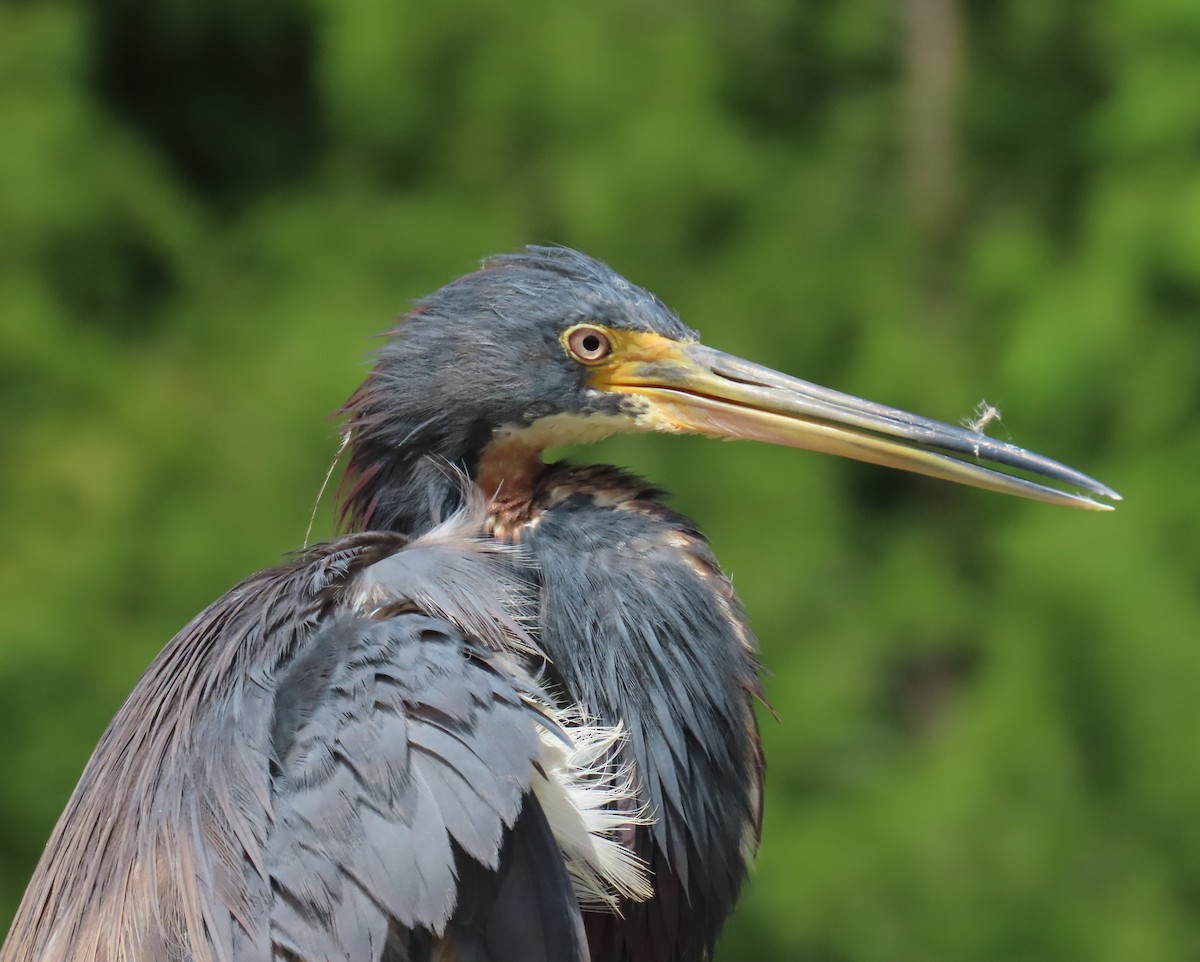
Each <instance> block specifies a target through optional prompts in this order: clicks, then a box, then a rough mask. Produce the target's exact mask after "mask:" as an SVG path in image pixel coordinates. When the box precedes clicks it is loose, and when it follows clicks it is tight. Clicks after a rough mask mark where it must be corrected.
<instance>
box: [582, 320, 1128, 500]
mask: <svg viewBox="0 0 1200 962" xmlns="http://www.w3.org/2000/svg"><path fill="white" fill-rule="evenodd" d="M623 340H624V343H623V344H620V345H619V346H618V349H617V350H615V351H614V353H613V355H612V361H611V363H609V364H607V365H605V366H604V367H603V368H600V369H597V370H596V372H595V373H594V375H593V377H592V384H593V386H595V387H598V388H600V389H602V390H606V391H613V392H620V393H626V394H630V395H633V396H636V397H640V398H644V399H645V401H646V402H648V405H649V409H648V411H647V412H646V414H645V415H644V417H645V418H647V419H648V422H649V426H651V427H653V428H655V429H658V430H666V431H676V432H689V433H699V434H705V435H709V436H711V437H719V438H744V439H750V440H756V441H767V442H769V443H771V444H782V445H787V446H790V447H797V448H808V449H810V450H813V451H824V452H826V453H827V454H836V455H840V456H842V457H846V458H854V459H856V460H859V461H869V462H871V463H873V464H881V465H884V466H886V467H890V468H899V469H901V470H904V471H913V472H916V473H918V474H925V475H929V476H930V477H934V478H942V479H944V480H946V481H955V482H958V483H959V484H967V485H972V486H974V487H977V488H986V489H988V490H990V491H999V492H1001V493H1003V494H1013V495H1017V496H1019V497H1023V498H1031V499H1033V500H1035V501H1046V502H1049V503H1051V504H1061V505H1068V506H1070V507H1076V508H1088V509H1091V510H1093V511H1111V510H1112V508H1113V506H1112V505H1109V504H1104V503H1101V502H1099V501H1095V500H1093V499H1092V497H1089V496H1088V495H1094V496H1097V497H1101V498H1107V499H1109V500H1112V501H1119V500H1121V496H1120V495H1119V494H1117V493H1116V492H1115V491H1113V490H1112V489H1111V488H1109V487H1107V486H1106V485H1103V484H1101V483H1100V482H1099V481H1096V480H1094V479H1093V478H1090V477H1088V476H1087V475H1085V474H1082V473H1081V472H1079V471H1076V470H1075V469H1074V468H1069V467H1067V466H1066V465H1064V464H1060V463H1059V462H1057V461H1052V460H1051V459H1050V458H1046V457H1043V456H1042V455H1040V454H1034V453H1033V452H1031V451H1026V450H1025V449H1023V448H1019V447H1017V446H1016V445H1015V444H1008V443H1005V442H1002V441H996V440H993V439H992V438H989V437H987V436H986V435H984V434H983V433H982V432H979V431H973V430H969V429H967V428H962V427H955V426H953V425H949V424H943V423H942V422H940V421H933V420H930V419H929V418H923V417H920V416H918V415H916V414H909V413H908V412H907V411H901V410H898V409H897V408H891V407H887V406H885V405H882V404H877V403H875V402H873V401H865V400H863V399H862V398H858V397H854V396H853V395H851V394H843V393H841V392H840V391H834V390H830V389H829V388H825V387H821V386H819V385H816V384H811V383H809V382H808V381H802V380H800V379H798V378H794V377H789V376H787V375H786V374H780V373H779V372H778V371H773V370H771V369H770V368H768V367H763V366H762V365H759V364H753V363H751V362H749V361H743V360H742V359H741V358H737V357H733V356H731V355H729V354H723V353H721V352H720V351H714V350H712V349H711V348H707V347H704V346H703V345H700V344H683V343H679V342H676V341H671V340H669V339H667V338H663V337H659V336H657V335H651V334H644V333H642V334H633V333H632V332H631V333H630V334H629V335H627V339H623ZM988 465H993V467H989V466H988ZM1013 472H1020V473H1019V474H1018V473H1013ZM1022 475H1029V476H1030V477H1024V476H1022ZM1035 478H1036V479H1039V480H1034V479H1035ZM1043 481H1044V482H1049V483H1042V482H1043ZM1052 485H1062V486H1065V487H1067V488H1076V489H1080V490H1081V491H1082V492H1086V494H1084V493H1076V492H1075V491H1071V490H1060V488H1058V487H1053V486H1052Z"/></svg>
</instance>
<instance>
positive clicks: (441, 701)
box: [0, 248, 1117, 962]
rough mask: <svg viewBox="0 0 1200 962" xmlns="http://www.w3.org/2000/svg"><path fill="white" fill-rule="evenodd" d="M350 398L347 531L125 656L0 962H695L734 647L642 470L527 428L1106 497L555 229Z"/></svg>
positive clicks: (742, 752)
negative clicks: (704, 335) (824, 370)
mask: <svg viewBox="0 0 1200 962" xmlns="http://www.w3.org/2000/svg"><path fill="white" fill-rule="evenodd" d="M345 415H346V418H347V429H348V437H349V446H350V460H349V466H348V471H347V477H346V481H345V484H344V487H343V489H342V505H343V517H344V520H345V523H346V526H347V528H348V529H349V530H350V531H352V532H355V533H352V534H348V535H346V536H344V537H342V538H340V539H338V540H335V541H332V542H330V543H328V544H326V545H322V546H319V547H317V548H315V549H312V550H310V551H308V552H306V553H304V554H303V555H301V556H300V557H299V558H297V559H296V560H294V561H291V562H289V563H287V564H284V565H282V566H281V567H278V568H275V569H272V570H269V571H265V572H261V573H259V574H257V575H254V576H252V577H251V578H249V579H247V580H246V581H244V582H242V583H241V584H240V585H238V586H236V587H235V588H233V589H232V590H231V591H230V592H229V593H228V594H226V595H225V596H224V597H222V598H220V599H219V600H218V601H216V602H215V603H214V604H213V605H211V606H210V607H209V608H208V609H206V610H205V611H204V612H202V613H201V614H200V615H199V616H197V618H196V619H194V620H193V621H192V622H191V623H190V624H189V625H187V626H186V627H185V628H184V629H183V630H182V631H181V632H180V633H179V634H178V635H177V636H176V637H175V638H174V639H173V640H172V641H171V642H170V643H169V644H168V645H167V647H166V648H165V649H164V650H163V652H162V653H161V654H160V655H159V656H158V657H157V658H156V659H155V660H154V662H153V663H152V664H151V666H150V668H149V669H148V670H147V672H146V674H145V675H144V676H143V678H142V679H141V680H140V681H139V682H138V684H137V686H136V687H135V689H134V691H133V693H132V694H131V695H130V697H129V699H128V701H127V702H126V703H125V705H124V706H123V707H122V708H121V710H120V712H119V713H118V714H117V716H116V718H114V720H113V722H112V724H111V725H110V726H109V728H108V730H107V731H106V732H105V734H104V736H103V737H102V739H101V741H100V744H99V745H98V746H97V748H96V751H95V753H94V754H93V756H92V759H91V760H90V761H89V763H88V765H87V767H86V769H85V770H84V773H83V776H82V777H81V779H80V782H79V786H78V787H77V788H76V790H75V793H74V794H73V795H72V797H71V800H70V801H69V802H68V804H67V807H66V810H65V811H64V812H63V815H62V817H61V818H60V820H59V822H58V825H57V827H56V828H55V831H54V834H53V835H52V837H51V839H50V841H49V843H48V844H47V847H46V851H45V853H44V855H43V857H42V860H41V862H40V863H39V865H38V868H37V870H36V871H35V873H34V877H33V879H32V880H31V882H30V885H29V888H28V890H27V892H26V894H25V898H24V900H23V901H22V903H21V907H20V909H19V910H18V913H17V916H16V918H15V920H14V922H13V927H12V929H11V931H10V932H9V935H8V938H7V940H6V941H5V944H4V947H3V949H2V950H0V962H34V960H37V962H67V960H70V962H127V960H139V962H140V960H165V962H272V960H279V962H360V960H361V962H502V960H503V962H508V960H513V959H521V960H523V962H586V960H591V962H702V960H705V959H708V958H709V957H710V956H711V953H712V949H713V946H714V944H715V941H716V939H717V936H718V934H719V933H720V931H721V928H722V926H723V924H724V923H725V921H726V919H727V918H728V916H729V914H730V912H731V911H732V910H733V907H734V904H735V903H736V901H737V898H738V895H739V892H740V890H741V887H742V884H743V882H744V880H745V876H746V870H747V864H748V860H749V859H750V858H751V857H752V855H753V853H754V851H755V849H756V847H757V845H758V841H759V827H760V823H761V805H762V779H763V771H764V765H763V760H762V755H761V750H760V745H759V739H758V728H757V724H756V721H755V716H754V711H753V707H754V705H753V703H754V701H755V699H757V698H760V697H761V694H762V692H761V687H760V682H759V670H758V661H757V644H756V642H755V640H754V637H753V635H752V634H751V632H750V630H749V628H748V626H747V624H746V620H745V617H744V615H743V613H742V609H741V606H740V603H739V602H738V599H737V597H736V595H735V594H734V592H733V589H732V586H731V585H730V582H729V580H728V579H727V578H726V577H725V576H724V574H723V573H722V572H721V570H720V568H719V566H718V564H717V562H716V559H715V558H714V557H713V555H712V552H711V550H710V549H709V547H708V545H707V543H706V542H705V540H704V538H703V536H702V535H701V534H700V532H699V531H698V529H697V528H696V527H695V525H694V524H693V523H692V522H691V521H689V520H688V519H687V518H684V517H683V516H682V515H679V514H678V513H676V512H674V511H672V510H671V509H670V508H668V507H666V506H665V505H664V503H663V500H662V495H661V493H660V492H658V491H657V490H655V489H654V488H653V487H650V486H648V485H646V484H645V483H643V482H642V481H640V480H639V479H637V478H634V477H632V476H630V475H628V474H625V473H623V472H621V471H618V470H616V469H614V468H596V467H577V466H572V465H569V464H554V465H545V464H543V462H542V458H541V454H542V451H543V449H545V448H546V447H549V446H551V445H557V444H563V443H570V442H578V441H588V440H594V439H596V438H598V437H602V436H604V435H605V434H611V433H613V432H616V431H664V432H671V433H673V432H684V431H691V432H698V433H702V434H707V435H711V436H718V437H747V438H755V439H759V440H765V441H771V442H774V443H782V444H790V445H794V446H799V447H810V448H814V449H817V450H822V451H827V452H832V453H836V454H842V455H845V456H848V457H854V458H858V459H860V460H867V461H874V462H878V463H880V464H885V465H889V466H893V467H901V468H906V469H909V470H914V471H919V472H922V473H925V474H929V475H933V476H936V477H942V478H946V479H949V480H954V481H958V482H962V483H967V484H972V485H976V486H979V487H985V488H990V489H993V490H998V491H1003V492H1008V493H1013V494H1019V495H1022V496H1026V497H1031V498H1036V499H1040V500H1044V501H1050V502H1053V503H1059V504H1069V505H1074V506H1078V507H1090V508H1101V507H1103V506H1102V505H1100V504H1099V503H1097V502H1095V501H1093V500H1091V499H1090V498H1088V497H1087V496H1086V495H1081V494H1073V493H1069V492H1067V491H1063V490H1060V489H1058V488H1054V487H1049V486H1047V485H1045V484H1042V483H1040V482H1035V481H1032V480H1028V479H1026V478H1023V477H1016V476H1012V475H1009V474H1004V473H1002V472H1001V471H998V470H995V469H993V468H989V467H985V466H984V464H983V462H988V463H990V464H993V465H1002V466H1005V467H1015V468H1017V469H1019V470H1023V471H1025V472H1026V473H1028V474H1033V475H1037V476H1040V477H1042V478H1045V479H1048V480H1051V481H1054V482H1057V483H1058V484H1061V485H1068V486H1074V487H1078V488H1082V489H1084V490H1085V491H1088V492H1090V493H1092V494H1095V495H1099V496H1101V497H1109V498H1115V497H1117V496H1116V495H1115V493H1114V492H1112V491H1111V490H1110V489H1108V488H1106V487H1104V486H1103V485H1101V484H1099V483H1098V482H1096V481H1093V480H1092V479H1090V478H1088V477H1086V476H1085V475H1082V474H1080V473H1079V472H1076V471H1073V470H1072V469H1070V468H1067V467H1065V466H1063V465H1060V464H1057V463H1056V462H1053V461H1050V460H1048V459H1046V458H1043V457H1041V456H1038V455H1034V454H1031V453H1029V452H1027V451H1023V450H1022V449H1020V448H1016V447H1015V446H1013V445H1011V444H1003V443H998V442H995V441H992V440H991V439H988V438H986V437H984V436H983V435H982V434H980V433H978V432H975V431H971V430H965V429H961V428H955V427H951V426H948V425H943V424H939V423H938V422H933V421H929V420H927V419H923V418H919V417H917V416H915V415H910V414H907V413H905V412H902V411H897V410H895V409H892V408H887V407H884V406H882V405H878V404H873V403H871V402H867V401H862V400H860V399H858V398H853V397H850V396H848V395H844V394H839V393H837V392H834V391H830V390H828V389H825V388H820V387H817V386H816V385H812V384H808V383H806V382H803V381H798V380H796V379H794V378H789V377H786V376H785V375H782V374H778V373H777V372H774V371H770V370H769V369H766V368H762V367H759V366H757V365H753V364H750V363H749V362H746V361H741V360H739V359H737V358H732V357H729V356H728V355H724V354H720V353H718V352H716V351H713V350H711V349H709V348H706V347H704V346H702V345H701V344H700V343H699V341H698V338H697V336H696V335H695V333H694V332H692V331H690V330H689V329H688V328H686V327H685V326H684V325H683V324H682V323H681V322H680V321H679V320H678V318H676V317H675V316H674V315H673V314H672V313H671V312H670V311H669V310H668V309H667V308H666V307H665V306H664V305H663V304H662V303H661V302H660V301H659V300H658V299H657V298H655V297H654V296H653V295H651V294H649V293H647V292H645V291H644V290H642V289H641V288H638V287H635V286H634V285H632V284H630V283H629V282H628V281H626V280H625V279H624V278H622V277H620V276H619V275H617V274H616V273H615V272H613V271H612V270H611V269H610V268H608V267H606V266H605V265H603V264H601V263H599V262H598V261H595V260H592V259H591V258H588V257H586V256H584V255H582V254H579V253H576V252H574V251H569V250H565V249H560V248H529V249H527V250H525V251H523V252H520V253H517V254H512V255H508V256H504V257H498V258H494V259H492V260H490V261H488V262H486V263H485V264H484V266H483V267H482V268H481V269H480V270H478V271H476V272H475V273H473V274H470V275H467V276H465V277H463V278H460V279H459V280H457V281H455V282H453V283H451V284H449V285H447V286H446V287H444V288H443V289H441V290H440V291H438V292H436V293H434V294H432V295H430V296H429V297H427V298H426V299H424V300H423V301H420V302H419V303H418V304H417V305H416V307H415V308H414V309H413V310H412V311H411V312H410V313H409V315H408V316H407V318H406V319H405V321H404V322H403V323H402V324H401V325H400V326H399V327H398V328H397V329H396V330H395V331H393V332H392V334H391V336H390V337H389V339H388V340H387V342H386V343H385V344H384V346H383V347H382V349H381V350H380V351H379V354H378V357H377V361H376V364H375V367H374V369H373V370H372V372H371V374H370V375H369V376H368V378H367V379H366V381H365V382H364V384H363V385H362V387H361V388H360V389H359V390H358V391H357V392H356V393H355V394H354V396H353V397H351V399H350V400H349V401H348V402H347V404H346V406H345Z"/></svg>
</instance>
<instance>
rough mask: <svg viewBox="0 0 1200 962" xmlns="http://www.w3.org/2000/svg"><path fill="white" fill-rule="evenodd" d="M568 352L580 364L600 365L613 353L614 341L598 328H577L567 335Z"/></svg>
mask: <svg viewBox="0 0 1200 962" xmlns="http://www.w3.org/2000/svg"><path fill="white" fill-rule="evenodd" d="M567 350H568V351H570V352H571V356H572V357H573V358H575V360H577V361H578V362H579V363H580V364H599V363H600V362H601V361H603V360H604V359H605V358H606V357H608V355H610V354H611V353H612V341H610V340H609V338H608V334H606V333H605V332H604V331H602V330H600V329H599V328H598V327H586V326H585V327H577V328H575V329H574V330H572V331H570V332H569V333H568V334H567Z"/></svg>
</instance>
